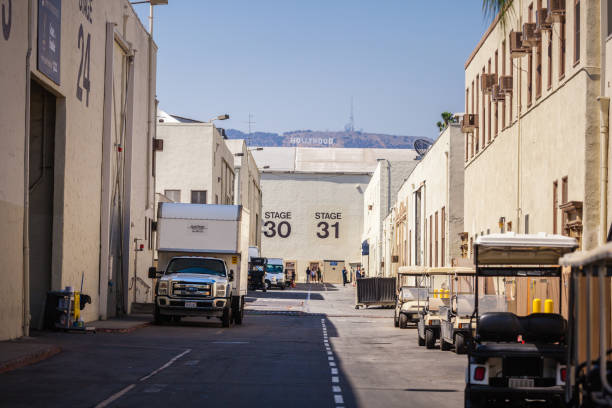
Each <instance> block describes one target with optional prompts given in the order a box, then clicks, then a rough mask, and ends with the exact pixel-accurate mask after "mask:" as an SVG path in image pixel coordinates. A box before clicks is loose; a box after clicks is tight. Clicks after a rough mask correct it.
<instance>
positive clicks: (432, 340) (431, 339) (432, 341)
mask: <svg viewBox="0 0 612 408" xmlns="http://www.w3.org/2000/svg"><path fill="white" fill-rule="evenodd" d="M435 346H436V336H434V332H433V330H425V347H427V348H428V349H432V348H434V347H435Z"/></svg>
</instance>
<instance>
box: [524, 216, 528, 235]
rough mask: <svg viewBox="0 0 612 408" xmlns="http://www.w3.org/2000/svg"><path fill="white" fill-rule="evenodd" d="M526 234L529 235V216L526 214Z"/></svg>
mask: <svg viewBox="0 0 612 408" xmlns="http://www.w3.org/2000/svg"><path fill="white" fill-rule="evenodd" d="M525 234H529V214H525Z"/></svg>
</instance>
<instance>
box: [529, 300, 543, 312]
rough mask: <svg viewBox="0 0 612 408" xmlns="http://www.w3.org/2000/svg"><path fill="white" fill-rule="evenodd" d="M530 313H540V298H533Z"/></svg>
mask: <svg viewBox="0 0 612 408" xmlns="http://www.w3.org/2000/svg"><path fill="white" fill-rule="evenodd" d="M531 313H542V299H538V298H535V299H533V310H532V311H531Z"/></svg>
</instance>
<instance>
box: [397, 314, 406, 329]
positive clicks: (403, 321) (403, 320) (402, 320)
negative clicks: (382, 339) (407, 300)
mask: <svg viewBox="0 0 612 408" xmlns="http://www.w3.org/2000/svg"><path fill="white" fill-rule="evenodd" d="M399 327H400V329H405V328H406V327H408V316H406V315H405V314H403V313H400V315H399Z"/></svg>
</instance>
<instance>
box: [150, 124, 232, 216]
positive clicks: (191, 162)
mask: <svg viewBox="0 0 612 408" xmlns="http://www.w3.org/2000/svg"><path fill="white" fill-rule="evenodd" d="M157 137H158V138H159V139H163V141H164V150H163V151H162V152H158V153H157V178H156V183H155V184H156V186H155V189H156V192H157V193H160V194H163V193H164V191H165V190H181V198H180V201H181V202H183V203H189V202H190V201H191V191H192V190H205V191H206V200H207V204H233V195H234V156H233V154H232V152H231V151H230V150H229V148H228V147H227V145H226V143H225V142H226V141H225V139H224V138H223V136H222V135H221V133H220V132H219V131H218V129H216V127H215V126H214V125H212V124H210V123H158V124H157ZM226 165H228V166H229V167H230V170H231V171H230V172H226V171H224V168H225V166H226ZM222 190H224V191H222ZM228 197H231V200H230V201H229V202H227V198H228Z"/></svg>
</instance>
